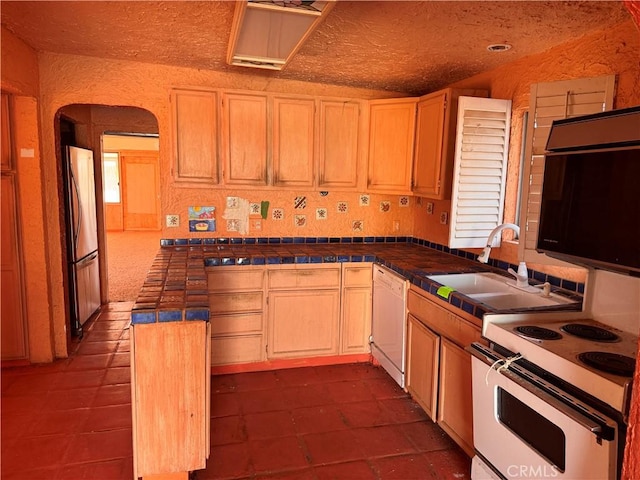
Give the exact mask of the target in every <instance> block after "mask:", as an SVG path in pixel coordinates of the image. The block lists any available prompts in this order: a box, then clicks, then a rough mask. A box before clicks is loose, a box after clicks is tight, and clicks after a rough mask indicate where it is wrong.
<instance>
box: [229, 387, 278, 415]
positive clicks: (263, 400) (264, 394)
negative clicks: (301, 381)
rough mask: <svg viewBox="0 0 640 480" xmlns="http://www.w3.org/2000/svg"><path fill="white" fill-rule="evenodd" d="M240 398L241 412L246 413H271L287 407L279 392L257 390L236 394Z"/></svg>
mask: <svg viewBox="0 0 640 480" xmlns="http://www.w3.org/2000/svg"><path fill="white" fill-rule="evenodd" d="M237 395H238V397H239V398H240V405H241V408H242V411H243V412H244V413H245V414H246V413H259V412H272V411H276V410H285V409H287V408H288V405H286V404H285V403H284V397H283V396H282V392H281V391H280V390H257V391H254V392H242V393H238V394H237Z"/></svg>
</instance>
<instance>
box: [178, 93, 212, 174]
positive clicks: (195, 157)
mask: <svg viewBox="0 0 640 480" xmlns="http://www.w3.org/2000/svg"><path fill="white" fill-rule="evenodd" d="M172 106H173V132H174V153H175V156H176V172H175V179H176V180H177V181H181V182H183V181H184V182H196V183H207V184H217V183H218V182H219V177H218V134H217V131H218V125H217V122H218V94H217V93H215V92H208V91H196V90H173V91H172Z"/></svg>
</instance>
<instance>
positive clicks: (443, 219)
mask: <svg viewBox="0 0 640 480" xmlns="http://www.w3.org/2000/svg"><path fill="white" fill-rule="evenodd" d="M448 221H449V214H448V213H447V212H442V213H440V223H441V224H442V225H446V224H447V222H448Z"/></svg>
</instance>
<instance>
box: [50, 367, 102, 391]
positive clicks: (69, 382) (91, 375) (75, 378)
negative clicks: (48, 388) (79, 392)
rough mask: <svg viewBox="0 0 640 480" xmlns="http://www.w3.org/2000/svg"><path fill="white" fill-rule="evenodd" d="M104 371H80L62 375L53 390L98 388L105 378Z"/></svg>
mask: <svg viewBox="0 0 640 480" xmlns="http://www.w3.org/2000/svg"><path fill="white" fill-rule="evenodd" d="M104 375H105V371H104V370H79V371H76V372H64V373H63V374H60V378H59V379H58V382H56V384H55V385H54V386H53V390H70V389H75V388H87V387H98V386H100V384H101V383H102V379H103V378H104Z"/></svg>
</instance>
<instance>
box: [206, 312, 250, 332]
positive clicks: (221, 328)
mask: <svg viewBox="0 0 640 480" xmlns="http://www.w3.org/2000/svg"><path fill="white" fill-rule="evenodd" d="M210 322H211V335H233V334H243V333H262V313H245V314H237V315H220V316H212V317H211V319H210Z"/></svg>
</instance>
